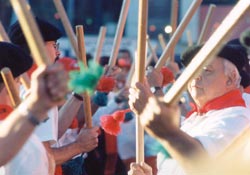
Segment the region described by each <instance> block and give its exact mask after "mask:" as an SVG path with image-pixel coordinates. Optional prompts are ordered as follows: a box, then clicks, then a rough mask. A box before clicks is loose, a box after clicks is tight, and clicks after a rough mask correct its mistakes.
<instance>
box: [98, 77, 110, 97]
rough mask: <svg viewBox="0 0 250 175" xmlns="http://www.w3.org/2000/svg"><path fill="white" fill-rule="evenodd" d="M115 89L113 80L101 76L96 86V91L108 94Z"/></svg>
mask: <svg viewBox="0 0 250 175" xmlns="http://www.w3.org/2000/svg"><path fill="white" fill-rule="evenodd" d="M114 87H115V79H114V78H113V77H109V76H102V77H101V78H100V80H99V82H98V84H97V87H96V90H98V91H100V92H106V93H108V92H110V91H112V90H113V89H114Z"/></svg>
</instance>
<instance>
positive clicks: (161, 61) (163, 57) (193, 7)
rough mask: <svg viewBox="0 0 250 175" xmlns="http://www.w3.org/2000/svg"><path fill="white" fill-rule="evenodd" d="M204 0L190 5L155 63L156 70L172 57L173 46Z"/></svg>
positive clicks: (196, 0) (197, 0) (195, 0)
mask: <svg viewBox="0 0 250 175" xmlns="http://www.w3.org/2000/svg"><path fill="white" fill-rule="evenodd" d="M201 2H202V0H194V1H193V3H192V4H191V5H190V7H189V9H188V11H187V13H186V15H185V16H184V18H183V19H182V21H181V23H180V24H179V25H178V27H177V29H176V31H175V33H174V34H173V36H172V37H171V38H170V41H169V42H168V44H167V46H166V47H165V49H164V51H163V53H162V55H161V57H160V58H159V61H158V62H157V64H156V65H155V69H156V70H158V71H159V70H160V69H161V67H162V66H164V64H165V63H166V61H167V60H168V58H169V57H170V54H171V51H172V48H173V47H175V46H176V44H177V42H178V40H179V39H180V37H181V35H182V33H183V31H184V29H185V28H186V26H187V25H188V23H189V22H190V21H191V19H192V17H193V15H194V13H195V12H196V10H197V9H198V8H199V6H200V4H201Z"/></svg>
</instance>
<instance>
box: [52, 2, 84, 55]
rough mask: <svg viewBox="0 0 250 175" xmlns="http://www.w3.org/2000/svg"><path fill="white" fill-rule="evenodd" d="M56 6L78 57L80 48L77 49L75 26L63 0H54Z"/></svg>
mask: <svg viewBox="0 0 250 175" xmlns="http://www.w3.org/2000/svg"><path fill="white" fill-rule="evenodd" d="M53 1H54V4H55V7H56V9H57V12H58V14H59V16H60V19H61V21H62V24H63V26H64V29H65V32H66V34H67V36H68V38H69V41H70V43H71V45H72V47H73V50H74V52H75V54H76V57H77V58H78V57H79V56H78V49H77V42H76V36H75V34H74V31H73V28H72V26H71V24H70V21H69V18H68V16H67V14H66V12H65V9H64V7H63V4H62V1H61V0H53Z"/></svg>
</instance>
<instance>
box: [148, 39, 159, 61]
mask: <svg viewBox="0 0 250 175" xmlns="http://www.w3.org/2000/svg"><path fill="white" fill-rule="evenodd" d="M147 43H148V48H149V50H150V52H151V54H152V56H153V58H154V61H155V62H157V61H158V59H159V58H158V57H157V55H156V53H155V51H154V49H153V47H152V45H151V43H150V39H149V36H147Z"/></svg>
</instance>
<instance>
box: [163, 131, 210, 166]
mask: <svg viewBox="0 0 250 175" xmlns="http://www.w3.org/2000/svg"><path fill="white" fill-rule="evenodd" d="M159 141H160V143H161V144H162V145H163V147H164V148H165V149H166V150H167V151H168V152H169V153H170V155H171V156H172V157H173V159H175V160H176V161H178V162H179V164H180V165H181V166H182V167H183V169H184V170H187V171H190V170H191V171H192V170H194V169H197V166H199V165H202V163H204V162H203V161H207V160H208V154H207V152H206V151H205V149H204V148H203V146H202V145H201V143H200V142H199V141H198V140H196V139H194V138H193V137H191V136H189V135H188V134H186V133H185V132H183V131H181V130H178V131H177V132H174V133H172V134H169V135H166V136H164V137H162V138H159Z"/></svg>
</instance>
